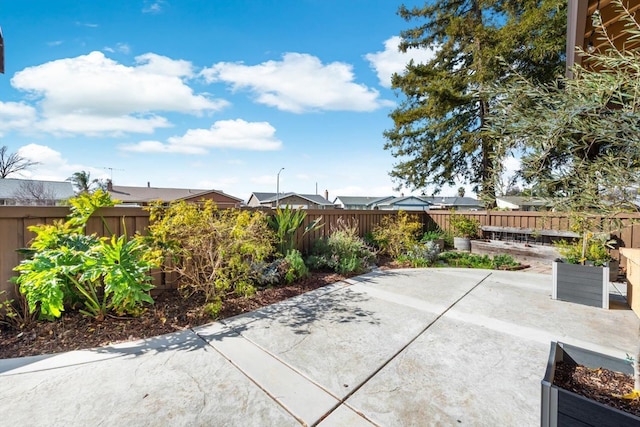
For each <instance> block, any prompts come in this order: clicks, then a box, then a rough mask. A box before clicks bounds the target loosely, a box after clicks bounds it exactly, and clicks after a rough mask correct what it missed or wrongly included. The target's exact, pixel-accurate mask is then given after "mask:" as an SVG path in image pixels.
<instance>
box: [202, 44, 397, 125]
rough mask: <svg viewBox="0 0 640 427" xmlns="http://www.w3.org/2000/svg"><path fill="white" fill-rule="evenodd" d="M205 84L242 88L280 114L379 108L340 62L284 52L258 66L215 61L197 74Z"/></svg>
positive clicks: (374, 94)
mask: <svg viewBox="0 0 640 427" xmlns="http://www.w3.org/2000/svg"><path fill="white" fill-rule="evenodd" d="M201 75H202V76H203V77H204V78H205V80H206V81H207V82H209V83H211V82H218V81H222V82H226V83H230V84H231V85H232V87H233V89H234V90H239V89H246V90H249V91H251V92H252V93H253V94H254V95H255V100H256V102H258V103H261V104H265V105H269V106H272V107H276V108H278V109H280V110H283V111H290V112H294V113H302V112H305V111H318V110H332V111H373V110H375V109H377V108H379V107H381V106H383V105H393V103H391V102H389V101H384V100H380V94H379V93H378V91H377V90H375V89H372V88H368V87H367V86H365V85H362V84H357V83H354V82H353V80H354V75H353V71H352V67H351V65H349V64H345V63H342V62H332V63H330V64H326V65H325V64H322V62H321V61H320V60H319V59H318V58H317V57H315V56H311V55H308V54H301V53H286V54H285V55H284V56H283V58H282V61H267V62H263V63H262V64H258V65H253V66H249V65H244V64H242V63H229V62H219V63H217V64H214V65H213V66H212V67H211V68H207V69H205V70H203V71H202V72H201Z"/></svg>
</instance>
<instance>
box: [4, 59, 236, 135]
mask: <svg viewBox="0 0 640 427" xmlns="http://www.w3.org/2000/svg"><path fill="white" fill-rule="evenodd" d="M135 59H136V64H135V65H134V66H126V65H123V64H120V63H118V62H116V61H114V60H112V59H109V58H107V57H105V55H104V54H103V53H102V52H97V51H95V52H91V53H89V54H88V55H83V56H78V57H75V58H66V59H59V60H55V61H51V62H47V63H45V64H42V65H38V66H33V67H28V68H25V69H24V70H22V71H20V72H18V73H16V74H15V75H14V77H13V78H12V79H11V84H12V85H13V86H14V87H15V88H16V89H19V90H22V91H25V92H28V93H29V95H31V96H32V97H33V98H34V99H38V100H39V101H40V102H39V107H40V108H41V110H42V115H43V117H44V123H43V124H42V128H43V129H44V130H46V131H50V132H69V133H92V132H103V133H118V132H120V133H127V132H152V131H153V129H155V128H156V127H167V126H168V125H169V124H168V122H167V120H166V119H164V118H162V117H158V116H157V115H156V114H154V112H158V111H165V112H179V113H189V114H201V113H202V112H205V111H217V110H220V109H221V108H223V107H225V106H227V105H228V102H226V101H224V100H214V99H210V98H209V97H207V96H204V95H197V94H194V93H193V90H192V89H191V88H190V87H189V86H187V85H186V84H185V79H188V78H190V77H192V76H193V68H192V65H191V63H189V62H188V61H181V60H172V59H170V58H167V57H164V56H160V55H156V54H153V53H147V54H144V55H141V56H138V57H136V58H135ZM68 118H73V119H74V120H70V121H66V119H68ZM75 119H77V120H75ZM83 120H87V121H88V122H90V123H87V124H84V123H82V121H83Z"/></svg>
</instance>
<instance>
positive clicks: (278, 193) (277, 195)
mask: <svg viewBox="0 0 640 427" xmlns="http://www.w3.org/2000/svg"><path fill="white" fill-rule="evenodd" d="M283 170H284V168H282V169H280V170H279V171H278V175H277V178H276V209H278V207H279V206H280V172H282V171H283Z"/></svg>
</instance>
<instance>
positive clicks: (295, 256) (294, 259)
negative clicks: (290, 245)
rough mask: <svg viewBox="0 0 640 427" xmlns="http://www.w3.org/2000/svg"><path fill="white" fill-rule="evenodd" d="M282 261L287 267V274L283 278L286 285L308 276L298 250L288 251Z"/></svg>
mask: <svg viewBox="0 0 640 427" xmlns="http://www.w3.org/2000/svg"><path fill="white" fill-rule="evenodd" d="M284 260H285V262H286V265H287V272H286V273H285V276H284V277H285V281H286V282H287V283H293V282H295V281H296V280H298V279H301V278H303V277H307V276H308V275H309V268H308V267H307V266H306V265H305V263H304V260H303V259H302V254H301V253H300V251H299V250H297V249H292V250H290V251H289V252H287V256H286V257H285V258H284Z"/></svg>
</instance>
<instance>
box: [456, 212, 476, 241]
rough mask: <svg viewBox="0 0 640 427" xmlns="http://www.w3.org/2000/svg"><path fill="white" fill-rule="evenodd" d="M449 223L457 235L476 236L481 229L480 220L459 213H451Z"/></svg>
mask: <svg viewBox="0 0 640 427" xmlns="http://www.w3.org/2000/svg"><path fill="white" fill-rule="evenodd" d="M449 224H450V225H451V228H452V229H453V235H454V236H455V237H476V236H477V235H478V233H479V231H480V221H478V220H477V219H474V218H469V217H467V216H464V215H460V214H457V213H451V216H449Z"/></svg>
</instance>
